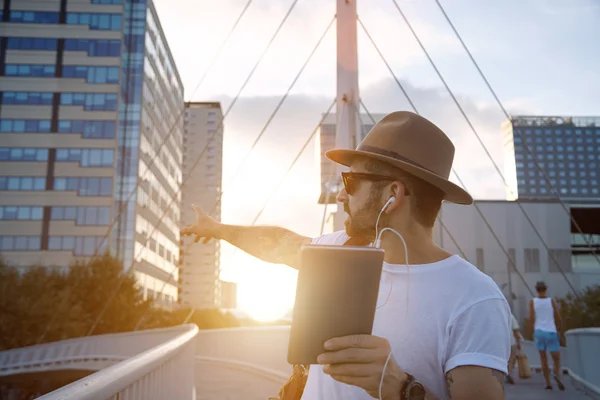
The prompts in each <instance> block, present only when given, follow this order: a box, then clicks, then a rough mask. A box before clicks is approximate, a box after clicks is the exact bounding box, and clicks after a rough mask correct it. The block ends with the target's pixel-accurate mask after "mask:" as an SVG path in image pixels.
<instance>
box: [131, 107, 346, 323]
mask: <svg viewBox="0 0 600 400" xmlns="http://www.w3.org/2000/svg"><path fill="white" fill-rule="evenodd" d="M335 103H336V101H335V99H334V100H333V102H332V103H331V105H330V106H329V108H328V109H327V111H326V113H325V114H324V115H323V117H322V118H321V120H320V121H319V124H318V125H317V126H316V127H315V129H314V130H313V132H312V133H311V135H310V136H309V137H308V139H307V140H306V142H305V143H304V145H303V146H302V148H301V149H300V151H299V152H298V154H297V155H296V157H295V158H294V160H293V161H292V163H291V164H290V166H289V167H288V169H287V170H286V172H285V173H284V175H283V177H282V178H281V179H280V181H279V183H278V184H277V185H276V186H275V189H273V191H272V192H271V195H270V196H269V197H268V198H267V201H266V202H265V203H264V205H263V207H262V208H261V209H260V211H259V212H258V214H257V215H256V217H254V220H253V221H252V223H251V226H252V225H254V224H256V222H257V221H258V219H259V218H260V216H261V215H262V213H263V212H264V211H265V209H266V208H267V206H268V205H269V203H270V202H271V200H272V199H273V197H274V196H275V194H276V193H277V191H278V190H279V188H280V187H281V185H282V184H283V182H284V181H285V179H286V177H287V175H288V174H289V173H290V172H291V170H292V168H293V167H294V166H295V165H296V163H297V162H298V160H299V159H300V157H301V156H302V154H303V153H304V151H305V150H306V148H307V147H308V145H309V144H310V143H311V141H312V140H313V138H314V137H315V135H316V133H317V132H318V131H319V127H320V126H321V124H322V123H323V121H324V120H325V118H326V117H327V116H328V115H329V113H330V112H331V109H332V108H333V106H334V105H335ZM237 250H238V249H237V247H236V248H235V249H234V251H233V252H232V253H231V255H230V256H229V257H228V261H229V260H231V259H232V258H233V256H234V255H235V253H236V252H237ZM173 272H174V271H172V272H171V274H169V279H168V280H165V281H164V282H163V286H162V288H161V290H160V292H158V293H159V294H160V293H162V291H163V290H164V288H165V287H166V285H167V284H168V283H169V282H170V280H171V279H172V278H173V274H172V273H173ZM148 310H149V308H148V309H146V311H145V312H144V314H142V316H141V317H140V319H139V320H138V322H137V324H136V326H135V328H134V330H137V329H138V328H139V327H140V325H141V323H142V322H143V320H144V318H145V316H146V314H147V312H148Z"/></svg>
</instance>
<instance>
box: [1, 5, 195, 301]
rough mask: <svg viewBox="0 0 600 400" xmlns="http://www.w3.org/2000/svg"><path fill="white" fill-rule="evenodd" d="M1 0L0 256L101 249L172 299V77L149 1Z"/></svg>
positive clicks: (176, 102) (175, 198) (178, 143)
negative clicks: (118, 259)
mask: <svg viewBox="0 0 600 400" xmlns="http://www.w3.org/2000/svg"><path fill="white" fill-rule="evenodd" d="M3 4H4V7H3V10H2V24H0V37H1V39H0V93H1V96H0V101H1V103H0V135H1V136H0V138H1V139H0V171H2V172H1V173H0V175H1V176H0V251H1V252H2V256H3V258H4V259H5V260H6V261H8V262H10V263H13V264H15V265H21V266H28V265H35V264H37V265H55V266H66V265H69V264H70V262H71V261H72V260H73V259H76V258H86V257H91V256H94V255H97V254H99V253H101V252H104V251H105V250H107V249H109V250H110V251H111V252H112V253H113V254H114V255H116V256H117V257H119V258H120V259H121V260H123V264H124V268H126V269H128V268H130V267H132V268H133V271H134V274H135V276H136V277H137V279H138V282H139V284H140V285H141V287H142V288H143V290H144V294H145V296H147V297H157V298H158V299H159V300H160V301H164V302H165V303H172V302H173V301H175V300H176V299H177V273H178V272H177V264H178V242H179V227H178V222H179V214H180V193H179V186H180V184H181V179H182V177H181V163H182V152H181V147H182V140H183V130H182V123H181V122H180V121H179V122H178V119H179V118H178V117H179V116H180V114H181V112H182V111H183V85H182V83H181V80H180V78H179V76H178V74H177V70H176V67H175V63H174V61H173V58H172V56H171V54H170V51H169V48H168V45H167V42H166V39H165V36H164V34H163V32H162V29H161V27H160V23H159V20H158V16H157V14H156V10H155V9H154V6H153V4H152V2H151V1H149V0H148V1H145V0H47V1H38V0H18V1H15V0H5V1H4V2H3Z"/></svg>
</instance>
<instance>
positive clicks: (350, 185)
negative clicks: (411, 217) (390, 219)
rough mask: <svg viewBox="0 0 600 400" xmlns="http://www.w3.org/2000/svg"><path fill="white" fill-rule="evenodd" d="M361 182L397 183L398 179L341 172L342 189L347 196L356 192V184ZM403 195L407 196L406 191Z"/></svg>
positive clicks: (362, 173)
mask: <svg viewBox="0 0 600 400" xmlns="http://www.w3.org/2000/svg"><path fill="white" fill-rule="evenodd" d="M361 180H364V181H372V182H381V181H389V182H393V181H399V179H398V178H393V177H391V176H384V175H377V174H368V173H364V172H342V182H344V189H346V193H348V194H349V195H352V194H353V193H354V192H355V191H356V188H357V185H358V182H359V181H361ZM405 194H407V195H408V190H406V189H405Z"/></svg>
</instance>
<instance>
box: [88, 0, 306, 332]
mask: <svg viewBox="0 0 600 400" xmlns="http://www.w3.org/2000/svg"><path fill="white" fill-rule="evenodd" d="M297 3H298V0H294V1H293V3H292V4H291V6H290V8H289V9H288V11H287V13H286V14H285V16H284V17H283V20H282V21H281V23H280V24H279V26H278V27H277V30H276V31H275V33H274V34H273V35H272V37H271V40H270V41H269V43H268V44H267V46H266V47H265V49H264V50H263V52H262V54H261V55H260V57H259V59H258V61H257V62H256V64H255V65H254V67H253V68H252V70H251V71H250V73H249V75H248V77H247V78H246V80H245V81H244V83H243V84H242V86H241V88H240V89H239V91H238V93H237V94H236V96H235V98H234V99H233V101H232V102H231V104H230V105H229V107H228V108H227V110H226V111H225V114H224V115H223V117H222V118H221V119H220V121H219V125H218V127H217V129H216V131H220V130H221V128H222V126H223V121H224V120H225V118H226V117H227V115H228V114H229V112H230V111H231V109H232V108H233V106H234V105H235V104H236V103H237V100H238V99H239V98H240V96H241V94H242V91H243V90H244V88H245V87H246V85H247V84H248V82H249V81H250V79H251V78H252V76H253V75H254V72H255V71H256V69H257V68H258V66H259V64H260V63H261V61H262V59H263V58H264V56H265V55H266V54H267V52H268V50H269V48H270V47H271V45H272V44H273V42H274V41H275V38H276V37H277V35H278V34H279V32H280V31H281V28H282V27H283V25H284V24H285V22H286V21H287V19H288V17H289V16H290V14H291V13H292V10H293V9H294V7H295V6H296V4H297ZM207 148H208V144H207V145H206V146H205V147H204V148H203V149H202V151H201V152H200V153H199V154H198V156H197V157H196V160H195V161H194V163H193V164H192V167H191V168H190V172H189V174H188V176H187V177H185V179H183V180H182V183H181V185H180V187H179V189H178V190H177V192H176V193H175V194H174V195H173V196H172V198H171V202H170V203H169V204H168V205H167V207H166V209H165V212H164V213H163V214H162V215H161V217H160V218H159V220H158V223H157V224H156V225H155V226H154V227H153V229H152V231H151V233H150V234H148V236H147V238H146V242H145V243H144V244H143V247H142V248H140V251H139V252H138V255H137V256H138V257H139V256H140V255H141V253H142V252H143V251H144V250H145V248H146V244H147V243H148V239H149V237H150V236H152V234H153V233H154V232H155V231H156V230H157V229H158V226H160V223H161V222H162V219H163V218H164V217H165V215H167V212H168V210H169V208H170V207H171V205H172V204H173V202H174V201H175V200H177V198H176V196H177V194H179V192H180V191H181V190H182V189H183V185H184V183H185V182H186V181H187V180H188V179H189V178H190V177H191V176H192V173H193V171H194V169H195V168H196V166H197V165H198V163H199V162H200V161H201V160H202V156H203V155H204V153H205V152H206V149H207ZM136 258H137V257H134V258H133V260H132V261H131V264H130V265H129V267H128V268H127V270H126V271H127V272H129V271H131V269H132V268H133V265H134V264H135V259H136ZM174 267H175V269H176V268H177V266H176V265H175V266H174ZM125 277H126V276H125V275H124V276H123V278H122V279H121V280H120V282H119V284H118V285H117V289H116V290H115V291H114V292H113V293H112V295H111V297H110V298H109V299H108V300H107V302H106V305H105V307H104V308H103V309H102V310H101V311H100V314H99V315H98V317H97V319H96V320H95V322H94V324H93V325H92V327H91V328H90V330H89V331H88V333H87V334H86V336H89V335H91V334H92V333H93V332H94V330H95V329H96V326H97V325H98V323H99V322H100V319H101V318H102V316H103V315H104V313H105V312H106V310H107V309H108V306H109V305H110V303H111V302H112V300H113V299H114V298H115V297H116V295H117V294H118V290H119V288H120V287H121V285H122V284H123V282H124V281H125ZM169 281H170V278H169ZM163 289H164V285H163ZM161 293H162V290H161Z"/></svg>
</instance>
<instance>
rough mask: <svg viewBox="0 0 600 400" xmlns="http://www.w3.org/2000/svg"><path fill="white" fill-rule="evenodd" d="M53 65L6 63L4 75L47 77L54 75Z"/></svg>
mask: <svg viewBox="0 0 600 400" xmlns="http://www.w3.org/2000/svg"><path fill="white" fill-rule="evenodd" d="M54 71H55V68H54V65H41V64H6V68H5V70H4V75H6V76H31V77H38V78H49V77H53V76H54Z"/></svg>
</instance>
